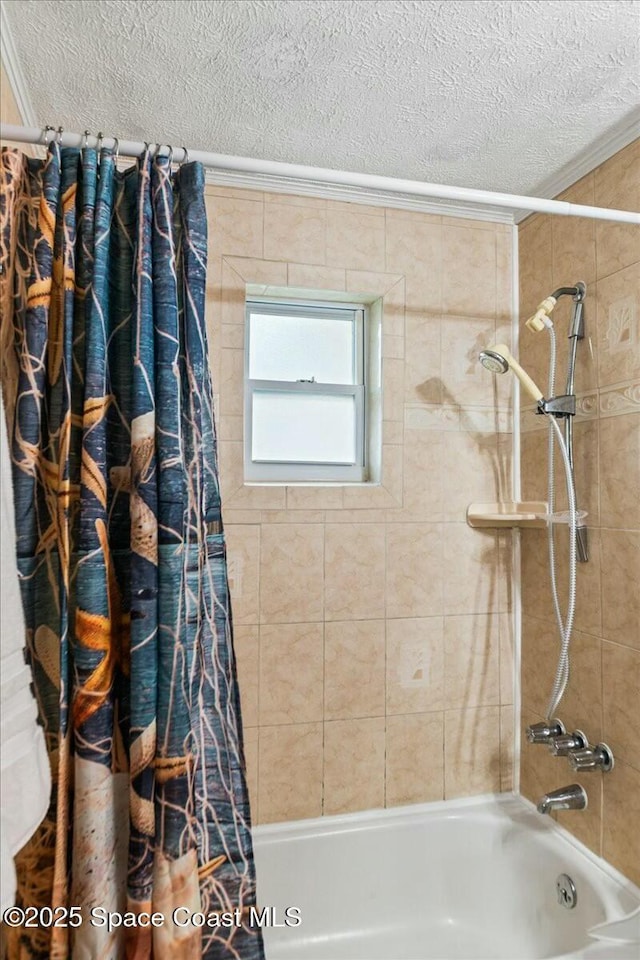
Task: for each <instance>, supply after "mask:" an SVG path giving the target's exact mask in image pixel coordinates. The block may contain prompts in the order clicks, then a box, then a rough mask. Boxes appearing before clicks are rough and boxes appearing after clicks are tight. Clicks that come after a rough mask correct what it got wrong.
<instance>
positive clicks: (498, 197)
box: [0, 123, 640, 224]
mask: <svg viewBox="0 0 640 960" xmlns="http://www.w3.org/2000/svg"><path fill="white" fill-rule="evenodd" d="M52 138H53V137H52V134H51V130H48V131H45V130H43V129H42V128H40V127H22V126H18V125H14V124H10V123H2V124H0V139H2V140H13V141H15V142H17V143H33V144H43V145H44V144H45V143H46V142H47V140H51V139H52ZM57 139H58V142H59V143H60V144H61V145H62V146H63V147H81V146H91V147H96V146H97V144H98V138H97V137H92V136H87V135H86V134H80V133H66V132H59V133H58V135H57ZM102 144H103V145H104V146H116V144H117V146H118V149H119V153H120V155H121V156H127V157H139V156H140V155H141V154H142V153H143V152H144V150H145V148H146V144H144V143H142V142H141V141H134V140H116V139H115V138H114V137H104V138H102ZM160 149H168V144H152V146H151V153H152V154H153V153H155V152H156V151H158V150H160ZM173 159H174V160H175V161H176V162H177V163H182V162H183V161H184V160H187V159H188V160H197V161H199V162H200V163H202V164H203V165H204V166H205V167H210V168H212V169H214V170H220V171H226V172H227V173H235V174H237V173H240V174H248V175H253V176H264V177H274V178H280V179H281V180H283V181H286V180H298V181H300V180H302V181H308V182H311V183H314V184H316V185H322V184H327V185H332V186H335V185H337V186H342V187H352V188H354V187H355V188H362V189H364V190H371V191H374V192H380V193H383V192H386V193H401V194H410V195H413V196H416V197H425V198H432V199H439V200H453V201H457V202H458V203H475V204H483V205H487V206H493V207H507V208H511V209H513V210H529V211H531V212H532V213H549V214H552V215H555V216H564V217H591V218H593V219H597V220H614V221H616V222H618V223H636V224H640V213H636V212H633V211H630V210H613V209H609V208H607V207H591V206H586V205H584V204H580V203H569V202H568V201H566V200H547V199H545V198H544V197H523V196H518V195H517V194H512V193H494V192H493V191H491V190H474V189H471V188H469V187H455V186H447V185H445V184H439V183H423V182H422V181H420V180H402V179H399V178H397V177H382V176H378V175H376V174H370V173H355V172H349V171H345V170H329V169H326V168H323V167H307V166H303V165H301V164H296V163H281V162H279V161H276V160H255V159H252V158H251V157H234V156H226V155H225V154H222V153H208V152H206V151H204V150H190V149H185V148H184V147H177V148H175V149H174V150H173Z"/></svg>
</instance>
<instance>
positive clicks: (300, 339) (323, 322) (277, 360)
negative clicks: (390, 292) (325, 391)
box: [249, 313, 354, 383]
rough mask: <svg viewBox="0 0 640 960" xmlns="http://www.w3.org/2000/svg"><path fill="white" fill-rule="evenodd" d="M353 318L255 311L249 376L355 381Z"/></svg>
mask: <svg viewBox="0 0 640 960" xmlns="http://www.w3.org/2000/svg"><path fill="white" fill-rule="evenodd" d="M353 370H354V363H353V321H352V320H342V319H332V318H327V317H305V316H300V317H296V316H291V317H286V316H285V317H280V316H276V315H274V314H262V313H252V314H251V343H250V348H249V377H250V378H251V379H252V380H293V381H296V380H311V378H312V377H315V379H316V381H317V382H318V383H353V382H354V379H353Z"/></svg>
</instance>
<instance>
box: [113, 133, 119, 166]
mask: <svg viewBox="0 0 640 960" xmlns="http://www.w3.org/2000/svg"><path fill="white" fill-rule="evenodd" d="M113 149H114V150H115V153H114V156H113V159H114V162H115V163H117V162H118V157H119V156H120V141H119V140H118V138H117V137H114V138H113Z"/></svg>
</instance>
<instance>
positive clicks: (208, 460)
mask: <svg viewBox="0 0 640 960" xmlns="http://www.w3.org/2000/svg"><path fill="white" fill-rule="evenodd" d="M0 176H1V187H2V197H1V203H0V226H1V244H2V247H1V250H0V254H1V257H2V274H1V275H0V284H1V287H0V296H1V299H0V305H1V307H2V361H3V365H2V369H3V377H2V380H3V383H2V386H3V392H4V396H5V404H6V407H7V416H8V427H9V437H10V443H11V447H12V450H11V455H12V466H13V480H14V492H15V517H16V529H17V555H18V568H19V572H20V577H21V590H22V599H23V606H24V611H25V619H26V623H27V640H26V657H27V659H28V660H29V661H30V663H31V666H32V670H33V679H34V683H33V692H34V696H35V697H36V700H37V705H38V711H39V718H40V722H41V723H42V725H43V727H44V732H45V737H46V741H47V749H48V753H49V759H50V764H51V771H52V780H53V791H52V798H51V804H50V807H49V810H48V813H47V816H46V817H45V820H44V821H43V823H42V825H41V827H40V829H39V830H38V832H37V833H36V835H35V837H34V838H33V839H32V841H30V842H29V843H28V844H27V846H26V847H24V848H23V850H22V851H21V853H20V855H19V857H18V859H17V870H18V893H19V900H18V903H19V905H20V906H22V907H24V908H28V907H37V908H41V907H44V908H47V907H52V908H53V910H54V914H53V917H51V916H50V915H49V914H48V913H47V911H46V910H45V912H44V913H42V912H41V913H40V914H39V915H38V917H37V922H36V923H34V924H32V925H29V924H26V925H22V926H21V927H18V928H15V929H11V930H8V931H7V935H8V938H9V950H8V955H9V958H10V960H13V958H18V957H19V958H27V957H29V958H36V957H37V958H42V960H44V958H49V957H51V958H66V957H72V958H73V960H93V958H98V957H100V958H107V957H108V958H120V957H131V958H136V960H143V958H150V957H153V958H156V960H158V958H159V960H163V958H169V957H170V958H172V960H176V958H190V960H191V958H193V960H195V958H200V957H205V958H210V960H213V958H216V960H217V958H232V957H233V958H235V960H260V958H262V956H263V948H262V940H261V936H260V931H259V929H258V928H254V927H252V925H251V909H250V908H251V906H252V905H253V904H255V875H254V866H253V857H252V847H251V835H250V817H249V805H248V797H247V789H246V782H245V775H244V760H243V746H242V734H241V720H240V710H239V700H238V687H237V682H236V674H235V665H234V658H233V646H232V639H231V614H230V607H229V594H228V584H227V571H226V559H225V546H224V536H223V530H222V522H221V513H220V492H219V484H218V472H217V462H216V439H215V427H214V421H213V410H212V391H211V382H210V377H209V371H208V365H207V339H206V332H205V323H204V301H205V273H206V252H207V236H206V213H205V204H204V176H203V170H202V167H201V165H200V164H197V163H189V164H185V165H183V166H182V167H181V168H180V169H179V170H178V171H177V172H176V173H175V174H172V172H171V164H170V160H169V158H167V157H165V156H156V157H155V158H154V159H153V160H152V159H151V157H150V154H149V152H147V153H146V155H145V156H143V157H142V158H141V159H140V161H139V162H138V163H137V164H135V165H134V166H132V167H129V168H128V169H127V170H125V171H119V170H118V169H117V167H116V162H115V157H114V156H113V154H112V152H110V151H108V150H102V151H101V153H100V155H97V153H96V151H95V150H91V149H85V150H83V151H82V152H80V151H78V150H72V149H61V148H60V147H59V145H58V144H57V143H53V144H52V145H51V146H50V148H49V152H48V155H47V158H46V160H34V159H28V158H27V157H25V156H23V155H22V154H21V153H19V152H17V151H15V150H8V149H4V150H3V152H2V165H1V174H0ZM77 907H80V908H81V910H80V911H77V910H76V909H72V908H77ZM221 911H225V912H229V911H235V912H234V914H233V918H234V923H233V924H232V925H230V926H226V927H225V926H222V925H221V924H220V917H219V914H220V912H221ZM109 912H114V913H118V914H120V916H122V915H123V914H126V918H125V919H127V920H128V923H129V926H127V927H126V929H125V927H124V925H120V926H115V927H114V928H113V929H110V927H111V926H113V924H116V923H117V919H115V920H114V921H113V924H112V923H111V922H110V921H109V920H108V919H107V914H108V913H109ZM151 912H156V913H158V914H160V915H161V917H162V922H161V923H160V922H158V921H157V920H156V923H155V924H153V925H152V924H151V922H150V921H149V920H148V918H147V916H146V915H147V914H148V913H151ZM27 913H28V915H30V916H31V917H32V919H33V918H34V916H35V914H34V913H33V912H30V911H27ZM194 913H195V914H201V915H203V916H204V917H205V922H204V925H202V926H198V925H196V924H199V923H200V922H201V921H200V917H198V916H196V917H195V923H192V922H191V917H192V914H194ZM52 920H53V921H54V923H53V925H52Z"/></svg>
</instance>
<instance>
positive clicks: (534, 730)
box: [526, 719, 566, 746]
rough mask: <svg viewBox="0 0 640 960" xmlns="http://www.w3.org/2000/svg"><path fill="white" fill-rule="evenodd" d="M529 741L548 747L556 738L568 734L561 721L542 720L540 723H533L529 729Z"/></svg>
mask: <svg viewBox="0 0 640 960" xmlns="http://www.w3.org/2000/svg"><path fill="white" fill-rule="evenodd" d="M526 733H527V740H528V741H529V743H545V744H546V745H547V746H549V744H550V743H551V741H552V740H555V738H556V737H561V736H563V734H565V733H566V730H565V728H564V724H563V723H562V721H561V720H557V719H553V720H550V721H547V720H541V721H540V722H539V723H532V724H530V725H529V726H528V727H527V731H526Z"/></svg>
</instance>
